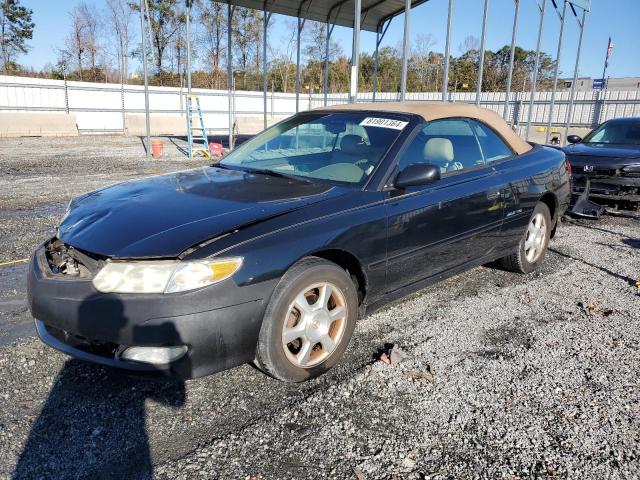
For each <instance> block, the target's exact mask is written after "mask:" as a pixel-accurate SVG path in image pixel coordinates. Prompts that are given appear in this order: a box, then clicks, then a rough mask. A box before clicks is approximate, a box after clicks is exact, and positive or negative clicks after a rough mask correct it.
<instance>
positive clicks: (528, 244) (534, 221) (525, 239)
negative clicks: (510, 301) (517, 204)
mask: <svg viewBox="0 0 640 480" xmlns="http://www.w3.org/2000/svg"><path fill="white" fill-rule="evenodd" d="M551 229H552V225H551V213H550V212H549V207H547V205H546V204H545V203H542V202H540V203H538V204H537V205H536V208H534V209H533V213H532V214H531V219H530V220H529V224H528V225H527V229H526V230H525V232H524V235H523V236H522V238H521V239H520V243H519V244H518V249H517V250H516V251H515V252H514V253H512V254H511V255H508V256H506V257H504V258H502V259H500V264H501V265H502V266H503V267H504V268H506V269H507V270H511V271H513V272H518V273H530V272H533V271H534V270H535V269H536V268H538V266H539V265H540V264H541V263H542V260H543V258H544V256H545V254H546V253H547V247H548V246H549V238H550V236H551Z"/></svg>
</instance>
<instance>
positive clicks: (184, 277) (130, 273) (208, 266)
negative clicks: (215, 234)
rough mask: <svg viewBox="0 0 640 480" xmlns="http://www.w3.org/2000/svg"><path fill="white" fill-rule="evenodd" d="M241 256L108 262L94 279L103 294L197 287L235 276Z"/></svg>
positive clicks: (175, 290) (181, 289) (170, 290)
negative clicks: (187, 259)
mask: <svg viewBox="0 0 640 480" xmlns="http://www.w3.org/2000/svg"><path fill="white" fill-rule="evenodd" d="M241 265H242V258H220V259H207V260H196V261H191V262H180V261H177V260H159V261H153V260H149V261H144V260H143V261H139V262H111V261H109V262H107V263H106V264H105V266H104V267H103V268H102V270H100V271H99V272H98V274H97V275H96V276H95V278H94V279H93V286H94V287H95V288H96V290H98V291H100V292H103V293H111V292H112V293H174V292H184V291H186V290H195V289H196V288H200V287H205V286H207V285H211V284H213V283H217V282H221V281H222V280H225V279H227V278H229V277H230V276H232V275H233V274H234V273H236V272H237V271H238V269H239V268H240V266H241Z"/></svg>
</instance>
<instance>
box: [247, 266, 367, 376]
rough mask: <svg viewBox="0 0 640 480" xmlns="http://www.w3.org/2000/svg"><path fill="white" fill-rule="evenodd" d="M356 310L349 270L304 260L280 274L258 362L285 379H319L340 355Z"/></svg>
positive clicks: (354, 318)
mask: <svg viewBox="0 0 640 480" xmlns="http://www.w3.org/2000/svg"><path fill="white" fill-rule="evenodd" d="M357 311H358V297H357V291H356V287H355V285H354V284H353V281H352V280H351V278H350V277H349V274H348V273H347V272H346V271H345V270H343V269H342V268H340V267H339V266H338V265H336V264H334V263H332V262H329V261H326V260H324V259H321V258H316V257H309V258H305V259H303V260H301V261H299V262H298V263H296V264H295V265H293V266H292V267H291V268H290V269H289V270H288V271H287V273H286V274H285V275H284V276H283V277H282V279H281V280H280V283H279V284H278V286H277V287H276V289H275V291H274V293H273V296H272V297H271V300H270V302H269V305H268V306H267V311H266V313H265V317H264V320H263V323H262V328H261V330H260V338H259V341H258V349H257V354H256V363H257V365H258V366H259V367H260V369H261V370H263V371H264V372H266V373H268V374H269V375H271V376H273V377H275V378H278V379H280V380H284V381H287V382H301V381H304V380H307V379H310V378H314V377H317V376H319V375H321V374H323V373H324V372H326V371H327V370H329V369H330V368H331V367H333V366H334V365H335V364H336V363H337V362H338V361H339V360H340V357H341V356H342V354H343V353H344V351H345V349H346V348H347V345H348V343H349V340H350V339H351V335H352V334H353V329H354V328H355V322H356V318H357Z"/></svg>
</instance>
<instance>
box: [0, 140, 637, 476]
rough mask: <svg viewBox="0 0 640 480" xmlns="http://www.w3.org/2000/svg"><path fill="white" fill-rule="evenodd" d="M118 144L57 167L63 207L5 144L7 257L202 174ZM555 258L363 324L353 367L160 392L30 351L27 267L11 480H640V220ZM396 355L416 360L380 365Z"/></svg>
mask: <svg viewBox="0 0 640 480" xmlns="http://www.w3.org/2000/svg"><path fill="white" fill-rule="evenodd" d="M31 140H32V139H28V141H31ZM111 141H114V142H122V145H123V147H122V149H123V151H125V153H123V154H122V156H121V157H120V158H116V159H110V158H106V157H105V158H103V159H99V160H98V161H96V160H95V158H93V157H92V159H91V160H87V159H86V158H85V157H84V155H83V153H82V152H83V149H82V148H81V146H78V148H77V152H78V153H77V156H75V157H73V161H67V164H66V166H65V162H64V155H63V154H60V158H58V159H57V160H54V161H52V162H53V163H52V164H53V165H60V168H65V169H71V168H70V167H73V168H72V169H73V172H70V173H67V174H65V175H62V174H61V176H60V178H62V180H65V181H66V182H69V181H70V180H71V179H73V180H74V182H73V185H72V186H70V187H68V188H69V190H68V193H65V194H62V193H61V192H59V191H57V188H56V192H54V193H52V192H50V190H52V189H51V188H50V187H48V188H46V189H42V191H39V190H38V189H37V185H38V178H42V177H43V176H48V175H50V170H51V167H45V166H44V164H45V163H46V160H43V159H42V158H43V157H42V156H41V157H40V160H39V161H35V160H33V159H32V161H33V163H32V164H31V163H29V161H24V165H25V168H24V170H22V168H21V165H22V163H23V160H22V156H21V155H19V154H18V153H11V155H13V157H12V158H13V159H14V160H11V159H9V160H8V159H7V158H8V157H7V156H6V155H5V151H6V150H8V149H9V147H8V145H7V142H8V141H6V140H4V141H2V143H0V168H1V169H2V176H0V182H1V183H2V188H1V189H0V202H2V203H0V205H2V209H1V210H2V213H1V214H0V225H1V227H0V228H1V230H0V235H1V238H2V240H3V241H4V242H5V243H6V244H8V248H11V249H12V250H11V251H10V252H9V253H8V254H7V253H6V251H5V249H4V248H3V249H2V250H1V251H0V252H1V253H0V254H1V255H5V257H4V258H7V259H13V258H15V255H25V254H26V253H28V251H29V250H30V249H31V248H32V247H33V246H34V245H35V244H36V243H37V242H38V241H40V240H41V239H42V238H43V237H44V235H45V234H46V230H47V229H48V228H51V227H52V226H53V225H54V224H55V221H56V219H57V215H58V214H59V211H60V207H58V210H49V208H54V207H51V205H52V204H58V205H64V202H66V200H67V199H68V197H67V196H68V195H71V194H75V193H80V191H83V190H86V189H88V188H86V187H90V188H93V186H99V185H101V183H100V181H102V183H108V182H111V181H114V180H115V179H116V177H114V176H113V174H112V173H111V171H110V169H113V171H118V172H119V174H118V175H121V176H120V177H118V179H121V178H129V177H130V176H134V175H141V174H148V173H156V172H155V171H154V169H155V168H165V167H166V168H167V169H168V170H170V169H172V168H173V169H179V168H184V167H185V165H186V164H187V163H186V162H184V161H178V160H176V161H175V162H173V161H172V160H167V161H166V162H163V163H162V164H161V165H159V164H158V163H151V162H145V161H143V160H138V159H137V158H135V155H136V154H135V153H127V152H135V151H136V147H135V145H129V144H128V143H127V142H129V141H130V140H127V139H124V138H118V139H117V140H112V139H109V142H111ZM33 142H34V143H33V144H32V147H33V145H35V142H36V140H33ZM59 142H60V143H59V145H60V148H61V149H62V150H64V148H63V147H64V145H66V144H65V143H64V141H62V140H60V141H59ZM127 145H129V146H127ZM23 148H24V152H27V151H29V147H28V146H27V145H25V146H24V147H23ZM138 149H139V145H138ZM11 151H12V152H13V149H12V150H11ZM118 151H119V150H118ZM56 155H58V154H56ZM137 155H138V156H139V151H138V153H137ZM40 162H43V164H42V166H39V165H40ZM86 162H89V163H86ZM109 162H112V163H109ZM70 164H71V165H70ZM103 164H104V170H100V166H101V165H103ZM29 165H32V166H31V167H29ZM108 165H110V166H108ZM29 168H32V169H33V171H31V170H29ZM23 171H24V175H25V176H27V177H29V178H30V179H31V180H30V181H29V182H26V183H20V182H18V183H14V180H16V181H17V180H19V178H20V176H21V175H22V172H23ZM65 171H66V170H65ZM94 173H95V174H96V175H98V176H99V179H98V178H94V177H92V175H93V174H94ZM128 176H129V177H128ZM76 179H81V180H82V182H76ZM49 181H50V180H47V179H45V180H44V182H42V181H41V182H40V185H48V184H49ZM94 182H95V183H94ZM76 183H80V184H81V185H77V186H76ZM9 185H12V186H13V185H18V186H17V187H12V190H11V191H8V190H7V186H9ZM13 188H15V189H13ZM76 188H77V189H78V191H76V190H74V189H76ZM65 195H67V196H65ZM5 205H7V207H5ZM5 212H21V213H20V214H17V213H12V214H6V215H5ZM551 249H552V250H551V251H550V252H549V255H548V257H547V258H546V260H545V263H544V265H543V268H542V269H541V270H540V271H539V272H537V273H534V274H532V275H517V274H513V273H509V272H504V271H502V270H499V269H497V268H492V267H481V268H476V269H474V270H472V271H470V272H467V273H466V274H463V275H459V276H457V277H454V278H451V279H449V280H447V281H445V282H442V283H439V284H436V285H434V286H431V287H429V288H427V289H425V290H422V291H421V292H419V293H418V294H415V295H413V296H411V297H409V298H407V299H404V300H403V301H400V302H397V303H395V304H393V305H391V306H389V307H386V308H385V309H383V310H380V311H378V312H376V313H374V314H372V315H369V316H367V317H366V318H363V319H361V320H360V322H359V324H358V326H357V328H356V333H355V335H354V338H353V340H352V344H351V346H350V348H349V349H348V351H347V353H346V355H345V358H344V360H343V361H342V362H341V364H340V365H339V366H338V367H336V368H335V369H334V370H332V371H331V372H329V373H328V374H326V375H325V376H323V377H321V378H319V379H316V380H313V381H310V382H307V383H304V384H301V385H287V384H283V383H279V382H277V381H275V380H272V379H270V378H267V377H266V376H264V375H262V374H261V373H260V372H258V371H256V370H255V369H254V368H252V367H250V366H243V367H240V368H237V369H234V370H231V371H228V372H224V373H221V374H218V375H213V376H211V377H207V378H204V379H200V380H194V381H188V382H184V383H177V384H167V383H152V382H148V381H142V380H137V379H131V378H129V377H126V376H123V375H122V374H121V373H120V372H114V371H111V370H107V369H104V368H101V367H97V366H93V365H88V364H84V363H82V362H78V361H75V360H70V359H69V358H67V357H65V356H64V355H62V354H60V353H57V352H55V351H53V350H52V349H50V348H48V347H46V346H44V345H43V344H41V343H40V342H39V341H37V340H36V339H34V338H33V331H32V328H31V326H30V319H29V316H28V312H26V311H25V310H24V285H23V280H22V279H23V276H24V271H25V267H24V266H20V265H19V266H15V267H8V268H0V385H1V387H0V478H10V477H14V478H56V479H57V478H140V479H143V478H144V479H146V478H152V477H153V478H160V479H176V478H184V479H187V478H189V479H190V478H256V479H257V478H264V479H272V478H283V479H292V478H299V479H302V478H339V479H342V478H356V479H358V480H361V479H383V478H384V479H391V478H403V479H404V478H416V479H417V478H503V479H514V478H555V477H559V478H580V479H582V478H593V479H600V478H612V479H615V478H638V477H640V401H639V399H640V381H639V378H638V371H640V329H639V328H638V327H639V324H640V296H638V292H637V288H636V287H635V286H634V283H635V279H636V278H638V277H639V276H640V255H639V252H640V221H638V220H637V219H630V218H612V217H607V218H604V219H602V220H601V221H598V222H585V221H572V222H571V223H568V224H567V223H565V224H563V225H562V226H561V227H560V228H559V230H558V234H557V236H556V238H555V239H554V241H553V242H552V244H551ZM387 344H391V345H395V347H394V348H395V349H396V352H397V351H398V348H401V349H402V351H403V352H404V353H405V354H406V356H407V358H405V359H404V360H403V361H402V362H400V363H398V364H396V365H393V366H391V365H387V364H385V363H383V362H381V361H378V360H376V357H377V355H378V353H379V352H380V351H381V350H383V349H385V348H388V345H387Z"/></svg>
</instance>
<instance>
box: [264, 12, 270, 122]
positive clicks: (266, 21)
mask: <svg viewBox="0 0 640 480" xmlns="http://www.w3.org/2000/svg"><path fill="white" fill-rule="evenodd" d="M270 19H271V13H269V12H267V0H265V2H264V7H263V9H262V100H263V107H264V112H263V119H264V128H265V130H266V129H267V89H268V88H269V82H268V78H267V29H268V27H269V20H270Z"/></svg>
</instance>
